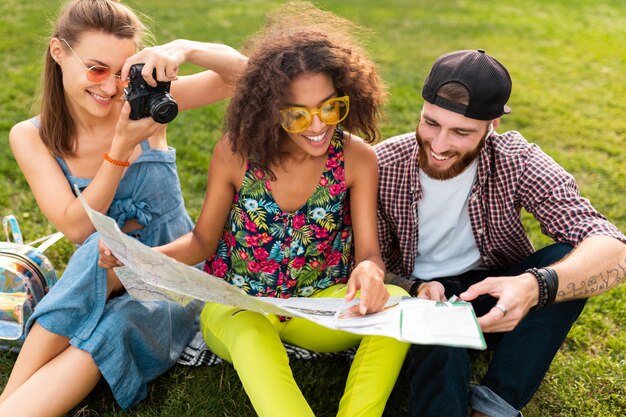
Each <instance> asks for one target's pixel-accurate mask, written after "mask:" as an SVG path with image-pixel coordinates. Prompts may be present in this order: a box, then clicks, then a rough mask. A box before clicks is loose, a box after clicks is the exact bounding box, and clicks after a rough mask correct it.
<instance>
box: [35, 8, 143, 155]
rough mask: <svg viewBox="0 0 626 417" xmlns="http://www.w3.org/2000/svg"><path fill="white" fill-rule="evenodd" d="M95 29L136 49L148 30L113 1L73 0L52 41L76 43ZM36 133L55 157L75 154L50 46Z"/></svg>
mask: <svg viewBox="0 0 626 417" xmlns="http://www.w3.org/2000/svg"><path fill="white" fill-rule="evenodd" d="M89 30H95V31H99V32H102V33H106V34H111V35H114V36H116V37H119V38H124V39H134V41H135V44H136V45H137V48H139V46H140V45H141V43H142V39H143V38H144V35H146V33H147V30H146V28H145V26H144V25H143V24H142V23H141V21H140V20H139V18H138V17H137V15H136V13H135V12H134V11H133V10H131V9H130V8H129V7H128V6H125V5H123V4H121V3H120V2H119V1H116V0H74V1H71V2H69V3H67V4H66V5H65V6H64V7H63V8H62V9H61V12H60V14H59V17H58V18H57V20H56V23H55V24H54V29H53V31H52V36H51V38H59V39H61V38H63V39H65V40H66V41H67V42H68V43H69V44H72V43H77V42H78V40H79V38H80V37H81V36H82V34H83V33H84V32H86V31H89ZM39 101H40V118H41V127H40V129H39V134H40V136H41V139H42V141H43V142H44V144H45V145H46V146H47V147H48V149H49V150H50V151H51V152H52V153H53V154H55V155H58V156H75V155H76V137H75V133H76V132H75V126H74V121H73V120H72V118H71V116H70V114H69V109H68V106H67V103H66V101H65V95H64V90H63V74H62V73H61V67H60V66H59V64H58V63H57V62H56V61H55V60H54V59H53V58H52V55H51V53H50V46H49V45H48V48H47V50H46V53H45V56H44V71H43V75H42V79H41V87H40V99H39Z"/></svg>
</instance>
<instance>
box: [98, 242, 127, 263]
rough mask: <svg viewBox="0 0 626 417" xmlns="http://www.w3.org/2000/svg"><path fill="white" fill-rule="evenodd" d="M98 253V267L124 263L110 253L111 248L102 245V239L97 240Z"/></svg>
mask: <svg viewBox="0 0 626 417" xmlns="http://www.w3.org/2000/svg"><path fill="white" fill-rule="evenodd" d="M98 254H99V255H100V257H99V259H98V266H99V267H100V268H104V269H111V268H115V267H118V266H123V265H124V264H123V263H121V262H120V261H119V260H118V259H117V258H116V257H115V256H114V255H113V254H112V253H111V250H110V249H109V248H107V247H106V246H105V245H104V242H103V241H102V239H100V240H98Z"/></svg>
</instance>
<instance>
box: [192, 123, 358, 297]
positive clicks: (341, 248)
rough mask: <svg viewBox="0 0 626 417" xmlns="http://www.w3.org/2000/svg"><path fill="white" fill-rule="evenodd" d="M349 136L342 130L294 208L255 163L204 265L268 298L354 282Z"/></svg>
mask: <svg viewBox="0 0 626 417" xmlns="http://www.w3.org/2000/svg"><path fill="white" fill-rule="evenodd" d="M342 137H343V135H342V132H341V131H340V130H339V129H337V130H336V131H335V133H334V135H333V137H332V139H331V143H330V146H329V149H328V159H327V161H326V165H325V167H324V172H323V173H322V176H321V178H320V180H319V182H318V184H317V187H316V189H315V191H314V192H313V194H312V195H311V196H310V197H309V199H308V200H307V202H306V203H305V204H304V206H303V207H302V208H300V209H299V210H297V211H295V212H293V213H290V212H285V211H283V210H281V209H280V207H278V204H276V202H275V201H274V198H273V196H272V190H271V186H270V180H269V176H268V175H267V174H266V173H265V172H263V171H262V170H260V169H258V168H256V167H255V166H254V165H253V164H251V163H250V162H248V167H247V170H246V174H245V177H244V180H243V183H242V185H241V189H240V190H239V192H238V193H237V194H236V195H235V198H234V201H233V205H232V208H231V210H230V216H229V219H228V222H227V223H226V226H225V228H224V232H223V235H222V238H221V239H220V242H219V244H218V247H217V250H216V252H215V254H214V255H213V256H212V257H211V258H209V259H208V260H207V261H206V263H205V265H204V270H205V271H206V272H208V273H209V274H212V275H215V276H217V277H223V278H224V279H225V280H227V281H228V282H230V283H231V284H233V285H237V286H238V287H240V288H242V289H243V290H244V291H246V292H247V293H248V294H251V295H256V296H266V297H280V298H289V297H292V296H297V297H308V296H310V295H312V294H314V293H315V292H316V291H318V290H321V289H324V288H327V287H329V286H331V285H334V284H337V283H345V282H347V280H348V275H349V272H350V267H351V261H352V226H351V219H350V208H349V194H348V191H347V190H346V183H345V178H344V157H343V142H342Z"/></svg>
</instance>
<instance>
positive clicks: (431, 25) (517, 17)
mask: <svg viewBox="0 0 626 417" xmlns="http://www.w3.org/2000/svg"><path fill="white" fill-rule="evenodd" d="M130 3H131V4H132V5H134V6H138V5H139V4H141V7H140V10H142V11H143V12H144V13H145V14H147V15H149V16H151V17H152V18H153V19H154V20H153V24H152V27H153V29H154V32H155V34H156V38H157V40H158V41H159V42H166V41H169V40H171V39H174V38H178V37H182V38H191V39H198V40H209V41H215V42H223V43H227V44H230V45H232V46H234V47H236V48H240V47H241V46H242V44H243V41H244V40H245V39H246V37H247V36H248V35H250V34H251V33H252V32H253V31H255V30H256V29H257V28H260V27H261V25H262V22H263V15H264V13H265V12H266V11H268V10H270V9H272V8H273V7H274V6H276V5H277V4H279V3H280V2H277V1H273V2H265V1H263V2H261V1H255V0H238V1H221V2H218V1H209V0H178V1H176V2H175V4H176V6H175V8H173V7H172V6H171V4H172V2H170V1H165V0H150V1H149V0H143V1H136V0H134V1H131V2H130ZM318 4H320V5H322V6H323V7H325V8H328V9H329V10H332V11H335V12H337V13H339V14H341V15H342V16H345V17H347V18H349V19H352V20H355V21H357V22H359V23H361V24H363V25H366V26H368V27H370V28H371V29H372V30H373V31H374V35H373V36H371V37H370V38H369V40H368V49H369V50H370V51H371V54H372V56H373V57H374V58H375V60H376V61H377V62H378V63H379V65H380V69H381V73H382V76H383V78H384V79H385V81H386V82H387V84H388V86H389V91H390V93H391V95H390V97H389V101H388V103H387V106H386V114H387V118H386V120H385V121H384V123H383V124H382V125H381V129H382V131H383V136H384V137H389V136H393V135H396V134H400V133H404V132H407V131H410V130H412V129H414V128H415V124H416V122H417V118H418V113H419V111H420V106H421V102H422V99H421V95H420V91H421V85H422V82H423V79H424V77H425V76H426V74H427V72H428V70H429V68H430V65H431V64H432V62H433V60H434V59H435V58H436V57H437V56H439V55H440V54H442V53H444V52H448V51H451V50H455V49H474V48H484V49H486V50H487V51H488V52H490V53H492V54H493V55H495V56H496V57H498V58H499V59H500V60H501V61H502V62H503V63H504V64H505V65H506V66H507V67H508V68H509V70H510V72H511V75H512V77H513V95H512V98H511V101H510V105H511V107H512V108H513V113H512V114H511V115H509V116H507V117H505V118H504V120H503V123H502V125H501V128H500V129H501V130H519V131H521V132H522V133H523V134H524V135H525V136H526V137H527V138H528V139H529V140H531V141H533V142H536V143H538V144H539V145H540V146H541V147H542V148H543V149H544V150H546V151H547V152H549V153H550V154H551V155H552V156H553V157H554V159H556V160H557V161H558V162H559V163H560V164H561V165H563V166H564V167H565V168H566V169H567V170H568V171H570V172H571V173H572V174H573V175H574V176H575V177H576V178H577V180H578V182H579V185H580V188H581V190H582V192H583V194H584V195H585V196H586V197H587V198H589V199H590V200H591V202H592V203H593V204H594V206H595V207H597V208H598V209H599V210H600V211H601V212H602V213H604V214H605V215H606V216H607V217H608V218H609V219H610V220H611V221H613V222H614V223H615V224H616V225H617V226H618V227H619V228H620V229H621V230H626V210H625V209H624V203H625V199H624V196H625V195H626V168H625V167H624V161H626V147H625V146H624V139H625V137H626V118H625V117H624V115H625V114H626V100H625V99H624V98H625V97H626V83H625V82H624V78H623V77H624V72H625V69H626V43H625V42H624V39H626V7H625V6H626V3H625V2H624V0H613V1H608V0H606V1H600V0H569V1H566V0H552V1H549V2H547V1H545V0H544V1H542V0H511V1H507V2H504V1H493V0H488V1H487V0H485V1H477V0H476V1H469V0H456V1H454V0H439V1H436V2H434V1H426V0H390V1H385V2H382V1H377V0H359V1H356V0H352V1H341V2H337V1H334V2H331V1H323V2H319V3H318ZM57 6H58V5H57V2H43V1H34V0H3V1H2V2H1V4H0V56H1V57H2V59H1V60H0V85H1V86H2V88H0V138H1V139H2V143H3V144H4V146H1V147H0V215H2V216H4V215H6V214H9V213H12V214H14V215H16V216H17V217H18V219H19V221H20V223H21V226H22V229H23V232H24V234H25V237H26V239H35V238H37V237H40V236H43V235H45V234H48V233H51V232H53V231H54V228H53V227H52V226H51V225H50V224H49V223H48V221H47V220H46V219H45V218H44V217H43V215H42V214H41V213H40V211H39V210H38V208H37V205H36V203H35V201H34V199H33V197H32V195H31V193H30V191H29V189H28V186H27V184H26V182H25V180H24V179H23V177H22V175H21V173H20V172H19V169H18V167H17V165H16V164H15V161H14V160H13V158H12V156H11V152H10V149H9V147H8V131H9V129H10V128H11V126H12V125H13V124H15V123H16V122H18V121H20V120H23V119H25V118H27V117H29V116H30V115H31V114H30V113H29V110H30V108H31V104H32V98H33V96H34V93H35V90H36V85H37V82H38V79H39V73H40V71H41V58H40V57H41V55H42V52H43V50H44V43H43V40H44V39H45V36H46V35H47V34H48V28H49V25H48V24H47V22H48V21H49V20H50V19H52V18H54V15H55V12H56V8H57ZM193 70H194V69H193V68H189V67H184V68H183V71H193ZM223 111H224V105H223V104H219V105H215V106H211V107H207V108H204V109H199V110H193V111H189V112H187V113H185V114H181V115H180V116H179V117H178V118H177V119H176V121H174V122H173V123H172V124H171V126H170V127H169V132H168V133H169V136H168V137H169V140H170V143H171V144H172V145H173V146H175V147H176V148H177V150H178V166H179V171H180V175H181V179H182V184H183V193H184V196H185V199H186V201H187V206H188V208H189V211H190V213H191V215H192V217H194V218H195V217H197V215H198V213H199V210H200V206H201V203H202V198H203V193H204V188H205V178H206V169H207V165H208V162H209V159H210V155H211V150H212V148H213V145H214V143H215V141H216V140H217V138H218V137H219V136H220V133H221V130H222V122H221V118H222V115H223ZM525 224H526V225H527V227H528V231H529V233H530V235H531V237H532V240H533V242H534V243H535V245H536V246H537V247H541V246H544V245H546V244H548V243H550V241H549V239H547V238H545V237H543V236H542V235H541V234H540V230H539V228H538V226H537V225H536V223H534V222H533V221H532V219H530V218H528V216H525ZM71 251H72V245H70V244H69V243H68V242H63V243H61V244H58V245H57V246H55V247H54V248H52V249H51V250H50V252H49V257H50V259H51V260H52V262H53V264H54V265H55V266H56V268H57V270H58V271H59V272H61V271H62V270H63V268H64V267H65V264H66V262H67V259H68V256H69V254H70V253H71ZM14 360H15V357H14V356H13V355H11V354H7V353H0V387H2V386H3V385H4V383H5V382H6V379H7V377H8V374H9V372H10V369H11V367H12V365H13V362H14ZM475 365H476V367H475V368H476V371H475V373H474V377H475V378H478V377H479V375H480V373H481V372H483V371H484V368H485V361H484V360H478V361H476V362H475ZM512 366H515V365H514V364H512ZM293 368H294V373H295V377H296V379H297V380H298V382H299V383H300V384H301V386H302V389H303V391H304V393H305V395H306V396H307V398H309V400H310V402H311V405H312V407H313V409H314V411H315V412H316V413H317V415H319V416H330V415H334V413H335V412H336V407H337V403H338V398H339V393H340V392H341V389H342V386H343V383H344V380H345V376H346V373H347V369H348V365H347V364H346V363H343V362H339V363H338V362H337V361H332V360H327V359H324V360H320V361H315V362H306V361H303V362H296V363H294V364H293ZM625 369H626V287H624V286H622V287H621V288H618V289H616V290H614V291H612V292H610V293H607V294H604V295H601V296H598V297H596V298H593V299H591V300H590V302H589V303H588V306H587V308H586V309H585V311H584V312H583V314H582V316H581V318H580V319H579V321H578V323H577V324H576V325H575V326H574V328H573V329H572V331H571V333H570V335H569V336H568V338H567V340H566V342H565V344H564V345H563V347H562V349H561V352H559V354H558V355H557V356H556V359H555V361H554V363H553V365H552V367H551V368H550V371H549V373H548V375H547V377H546V379H545V381H544V382H543V384H542V385H541V387H540V389H539V391H538V393H537V395H536V396H535V398H534V399H533V400H532V401H531V402H530V404H529V405H528V406H527V407H526V408H525V409H524V410H523V411H524V415H525V416H527V417H539V416H541V417H543V416H555V417H565V416H589V417H592V416H593V417H609V416H621V415H625V414H626V371H625ZM68 383H71V381H68ZM58 389H63V387H62V386H60V387H59V388H58ZM406 389H407V387H406V382H405V381H403V380H402V379H401V380H399V382H398V386H397V388H396V390H394V393H393V395H392V397H391V399H390V401H389V404H388V407H387V411H386V414H385V415H387V416H396V415H406ZM70 415H74V416H107V417H108V416H121V415H122V412H121V410H120V409H119V408H118V407H117V406H116V405H115V403H114V400H113V398H112V396H111V394H110V393H109V391H108V389H107V388H106V386H104V385H102V386H99V387H98V389H96V391H94V393H93V394H91V395H90V396H89V397H88V398H87V399H86V400H85V401H83V402H82V403H81V404H80V405H79V406H78V407H76V409H75V410H74V411H73V412H72V413H70ZM124 415H126V416H140V417H155V416H198V415H205V416H253V415H254V412H253V410H252V408H251V406H250V403H249V401H248V400H247V398H246V395H245V392H244V391H243V389H242V387H241V384H240V383H239V380H238V378H237V375H236V374H235V372H234V371H233V369H232V367H231V366H229V365H219V366H215V367H204V368H185V367H180V366H177V367H175V368H173V369H172V370H171V371H170V372H169V373H167V374H166V375H164V376H163V377H161V378H159V379H158V380H157V381H156V382H154V383H152V384H151V385H150V392H149V397H148V399H147V400H146V401H144V402H143V403H141V404H140V405H138V406H137V407H135V408H133V409H131V410H130V411H129V412H128V413H125V414H124Z"/></svg>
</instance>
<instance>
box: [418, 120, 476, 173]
mask: <svg viewBox="0 0 626 417" xmlns="http://www.w3.org/2000/svg"><path fill="white" fill-rule="evenodd" d="M415 138H416V139H417V144H418V145H419V148H418V150H417V162H418V165H419V168H420V169H421V170H422V171H424V173H425V174H426V175H428V176H429V177H430V178H432V179H434V180H439V181H442V180H449V179H451V178H454V177H456V176H457V175H459V174H460V173H462V172H463V171H465V169H466V168H467V167H468V166H470V165H471V164H472V162H474V159H476V157H477V156H478V154H479V153H480V151H482V149H483V148H484V147H485V138H484V137H483V138H482V139H481V141H480V142H479V143H478V145H476V148H474V149H473V150H471V151H469V152H466V153H464V154H460V153H458V152H444V153H442V154H439V155H441V156H444V157H457V158H458V159H457V160H456V161H455V162H454V163H453V164H452V166H450V167H448V168H443V169H442V168H438V167H436V166H433V165H431V164H430V162H429V159H430V151H431V148H430V142H426V141H424V139H422V137H421V136H420V134H419V132H418V131H417V130H416V131H415Z"/></svg>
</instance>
